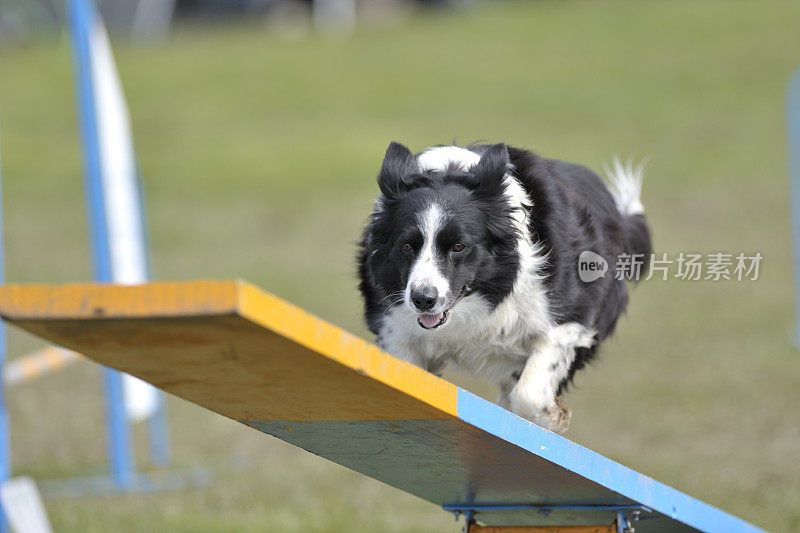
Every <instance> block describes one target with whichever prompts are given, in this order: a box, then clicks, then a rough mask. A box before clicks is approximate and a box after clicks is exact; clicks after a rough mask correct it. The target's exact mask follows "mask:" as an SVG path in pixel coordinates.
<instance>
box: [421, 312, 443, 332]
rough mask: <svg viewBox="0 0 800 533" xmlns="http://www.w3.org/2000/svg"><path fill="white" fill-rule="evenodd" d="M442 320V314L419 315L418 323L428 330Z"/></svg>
mask: <svg viewBox="0 0 800 533" xmlns="http://www.w3.org/2000/svg"><path fill="white" fill-rule="evenodd" d="M441 320H442V313H437V314H435V315H419V323H420V324H422V325H423V326H425V327H426V328H428V329H430V328H432V327H434V326H435V325H436V324H438V323H439V322H440V321H441Z"/></svg>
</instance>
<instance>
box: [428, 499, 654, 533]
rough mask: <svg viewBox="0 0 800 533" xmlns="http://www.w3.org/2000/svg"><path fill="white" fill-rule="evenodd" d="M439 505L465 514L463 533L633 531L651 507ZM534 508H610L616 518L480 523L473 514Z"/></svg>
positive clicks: (541, 510)
mask: <svg viewBox="0 0 800 533" xmlns="http://www.w3.org/2000/svg"><path fill="white" fill-rule="evenodd" d="M442 509H444V510H445V511H449V512H451V513H453V514H454V515H455V518H456V520H458V519H459V518H460V517H461V515H462V514H463V515H464V519H465V521H464V533H634V531H635V530H634V527H633V524H634V523H635V522H637V521H639V519H640V518H641V515H642V513H652V512H653V510H652V509H650V508H649V507H647V506H644V505H637V504H634V505H518V504H509V505H504V504H488V505H443V506H442ZM528 510H535V511H537V512H538V513H540V514H543V515H544V516H549V515H550V513H551V512H553V511H559V510H565V511H613V512H615V513H616V519H615V520H614V522H613V523H612V524H610V525H598V526H480V525H478V524H477V522H476V521H475V515H476V514H478V513H480V512H486V511H528Z"/></svg>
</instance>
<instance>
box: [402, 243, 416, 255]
mask: <svg viewBox="0 0 800 533" xmlns="http://www.w3.org/2000/svg"><path fill="white" fill-rule="evenodd" d="M400 249H401V250H403V251H404V252H405V253H407V254H410V253H411V252H413V251H414V247H413V246H411V245H410V244H408V243H405V244H403V245H402V246H401V247H400Z"/></svg>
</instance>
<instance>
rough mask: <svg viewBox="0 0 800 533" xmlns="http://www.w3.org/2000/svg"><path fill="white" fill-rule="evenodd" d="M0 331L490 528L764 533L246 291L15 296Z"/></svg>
mask: <svg viewBox="0 0 800 533" xmlns="http://www.w3.org/2000/svg"><path fill="white" fill-rule="evenodd" d="M0 315H2V317H3V318H4V319H5V320H7V321H9V322H12V323H13V324H15V325H17V326H19V327H20V328H22V329H24V330H27V331H29V332H31V333H34V334H36V335H38V336H40V337H43V338H45V339H47V340H48V341H50V342H53V343H56V344H58V345H61V346H64V347H66V348H69V349H71V350H75V351H77V352H79V353H82V354H84V355H86V356H87V357H89V358H91V359H93V360H95V361H97V362H98V363H101V364H104V365H107V366H110V367H113V368H116V369H117V370H121V371H123V372H127V373H129V374H132V375H134V376H137V377H139V378H141V379H143V380H145V381H147V382H149V383H152V384H153V385H155V386H156V387H159V388H161V389H163V390H165V391H167V392H169V393H171V394H175V395H176V396H179V397H181V398H184V399H186V400H188V401H191V402H193V403H196V404H198V405H201V406H203V407H205V408H207V409H210V410H211V411H214V412H216V413H219V414H222V415H224V416H227V417H229V418H232V419H234V420H237V421H239V422H241V423H243V424H246V425H248V426H250V427H252V428H255V429H257V430H259V431H262V432H264V433H267V434H270V435H274V436H276V437H278V438H280V439H282V440H285V441H287V442H290V443H292V444H294V445H296V446H299V447H301V448H304V449H306V450H308V451H310V452H312V453H314V454H316V455H320V456H322V457H325V458H326V459H329V460H331V461H333V462H336V463H338V464H341V465H343V466H346V467H348V468H351V469H353V470H356V471H358V472H361V473H362V474H365V475H368V476H370V477H373V478H375V479H378V480H380V481H383V482H384V483H387V484H389V485H391V486H394V487H397V488H400V489H402V490H405V491H407V492H409V493H411V494H414V495H416V496H419V497H421V498H423V499H425V500H428V501H430V502H433V503H436V504H438V505H441V506H443V507H444V508H445V509H447V510H449V511H453V512H456V511H461V512H464V513H468V514H470V515H471V516H474V517H475V519H477V520H478V521H479V522H481V523H483V524H485V525H489V526H502V525H516V526H525V525H541V526H558V525H602V524H611V523H613V522H614V521H615V519H616V517H617V512H623V513H626V516H628V517H633V516H634V515H637V516H638V517H639V518H640V520H639V521H638V522H636V524H635V527H636V530H637V531H639V532H660V531H696V530H700V531H720V532H722V531H724V532H736V531H760V530H759V529H758V528H756V527H755V526H752V525H750V524H748V523H746V522H744V521H742V520H740V519H738V518H736V517H734V516H731V515H729V514H726V513H724V512H722V511H720V510H719V509H717V508H715V507H713V506H710V505H708V504H705V503H703V502H700V501H698V500H696V499H694V498H691V497H689V496H687V495H685V494H683V493H681V492H679V491H677V490H674V489H672V488H670V487H667V486H665V485H663V484H661V483H659V482H657V481H655V480H653V479H651V478H649V477H647V476H644V475H642V474H639V473H637V472H634V471H633V470H631V469H629V468H626V467H624V466H622V465H620V464H618V463H616V462H614V461H611V460H609V459H606V458H605V457H602V456H601V455H599V454H597V453H594V452H592V451H591V450H588V449H586V448H584V447H582V446H579V445H578V444H575V443H573V442H571V441H569V440H567V439H565V438H564V437H561V436H559V435H556V434H554V433H552V432H550V431H547V430H545V429H542V428H540V427H539V426H537V425H535V424H533V423H531V422H528V421H527V420H524V419H522V418H519V417H517V416H516V415H514V414H512V413H510V412H508V411H506V410H504V409H502V408H500V407H498V406H496V405H495V404H493V403H491V402H488V401H486V400H483V399H481V398H479V397H477V396H475V395H473V394H471V393H469V392H468V391H466V390H464V389H461V388H459V387H456V386H455V385H452V384H450V383H448V382H447V381H444V380H442V379H440V378H437V377H436V376H434V375H432V374H429V373H428V372H425V371H424V370H422V369H420V368H417V367H415V366H413V365H410V364H408V363H405V362H403V361H400V360H399V359H396V358H394V357H392V356H391V355H389V354H387V353H385V352H383V351H381V350H380V349H379V348H378V347H377V346H375V345H373V344H370V343H368V342H366V341H364V340H362V339H360V338H358V337H356V336H354V335H352V334H350V333H348V332H346V331H344V330H342V329H340V328H337V327H336V326H333V325H331V324H329V323H327V322H325V321H323V320H320V319H318V318H316V317H314V316H312V315H310V314H309V313H307V312H305V311H303V310H302V309H300V308H298V307H296V306H294V305H292V304H289V303H287V302H285V301H283V300H281V299H280V298H278V297H276V296H273V295H271V294H269V293H266V292H264V291H261V290H260V289H258V288H256V287H254V286H252V285H250V284H248V283H245V282H242V281H196V282H177V283H148V284H144V285H138V286H117V285H97V284H74V285H9V286H6V287H2V288H0Z"/></svg>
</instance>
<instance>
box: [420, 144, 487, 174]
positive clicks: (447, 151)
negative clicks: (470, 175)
mask: <svg viewBox="0 0 800 533" xmlns="http://www.w3.org/2000/svg"><path fill="white" fill-rule="evenodd" d="M480 160H481V156H479V155H478V154H476V153H475V152H473V151H472V150H467V149H466V148H461V147H460V146H434V147H433V148H428V149H427V150H425V151H424V152H422V153H421V154H419V156H417V162H418V163H419V166H420V168H422V170H444V169H446V168H447V167H448V166H449V165H452V164H455V165H456V166H458V167H459V168H460V169H461V170H463V171H465V172H466V171H467V170H469V169H471V168H472V167H474V166H475V165H477V164H478V161H480Z"/></svg>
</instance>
